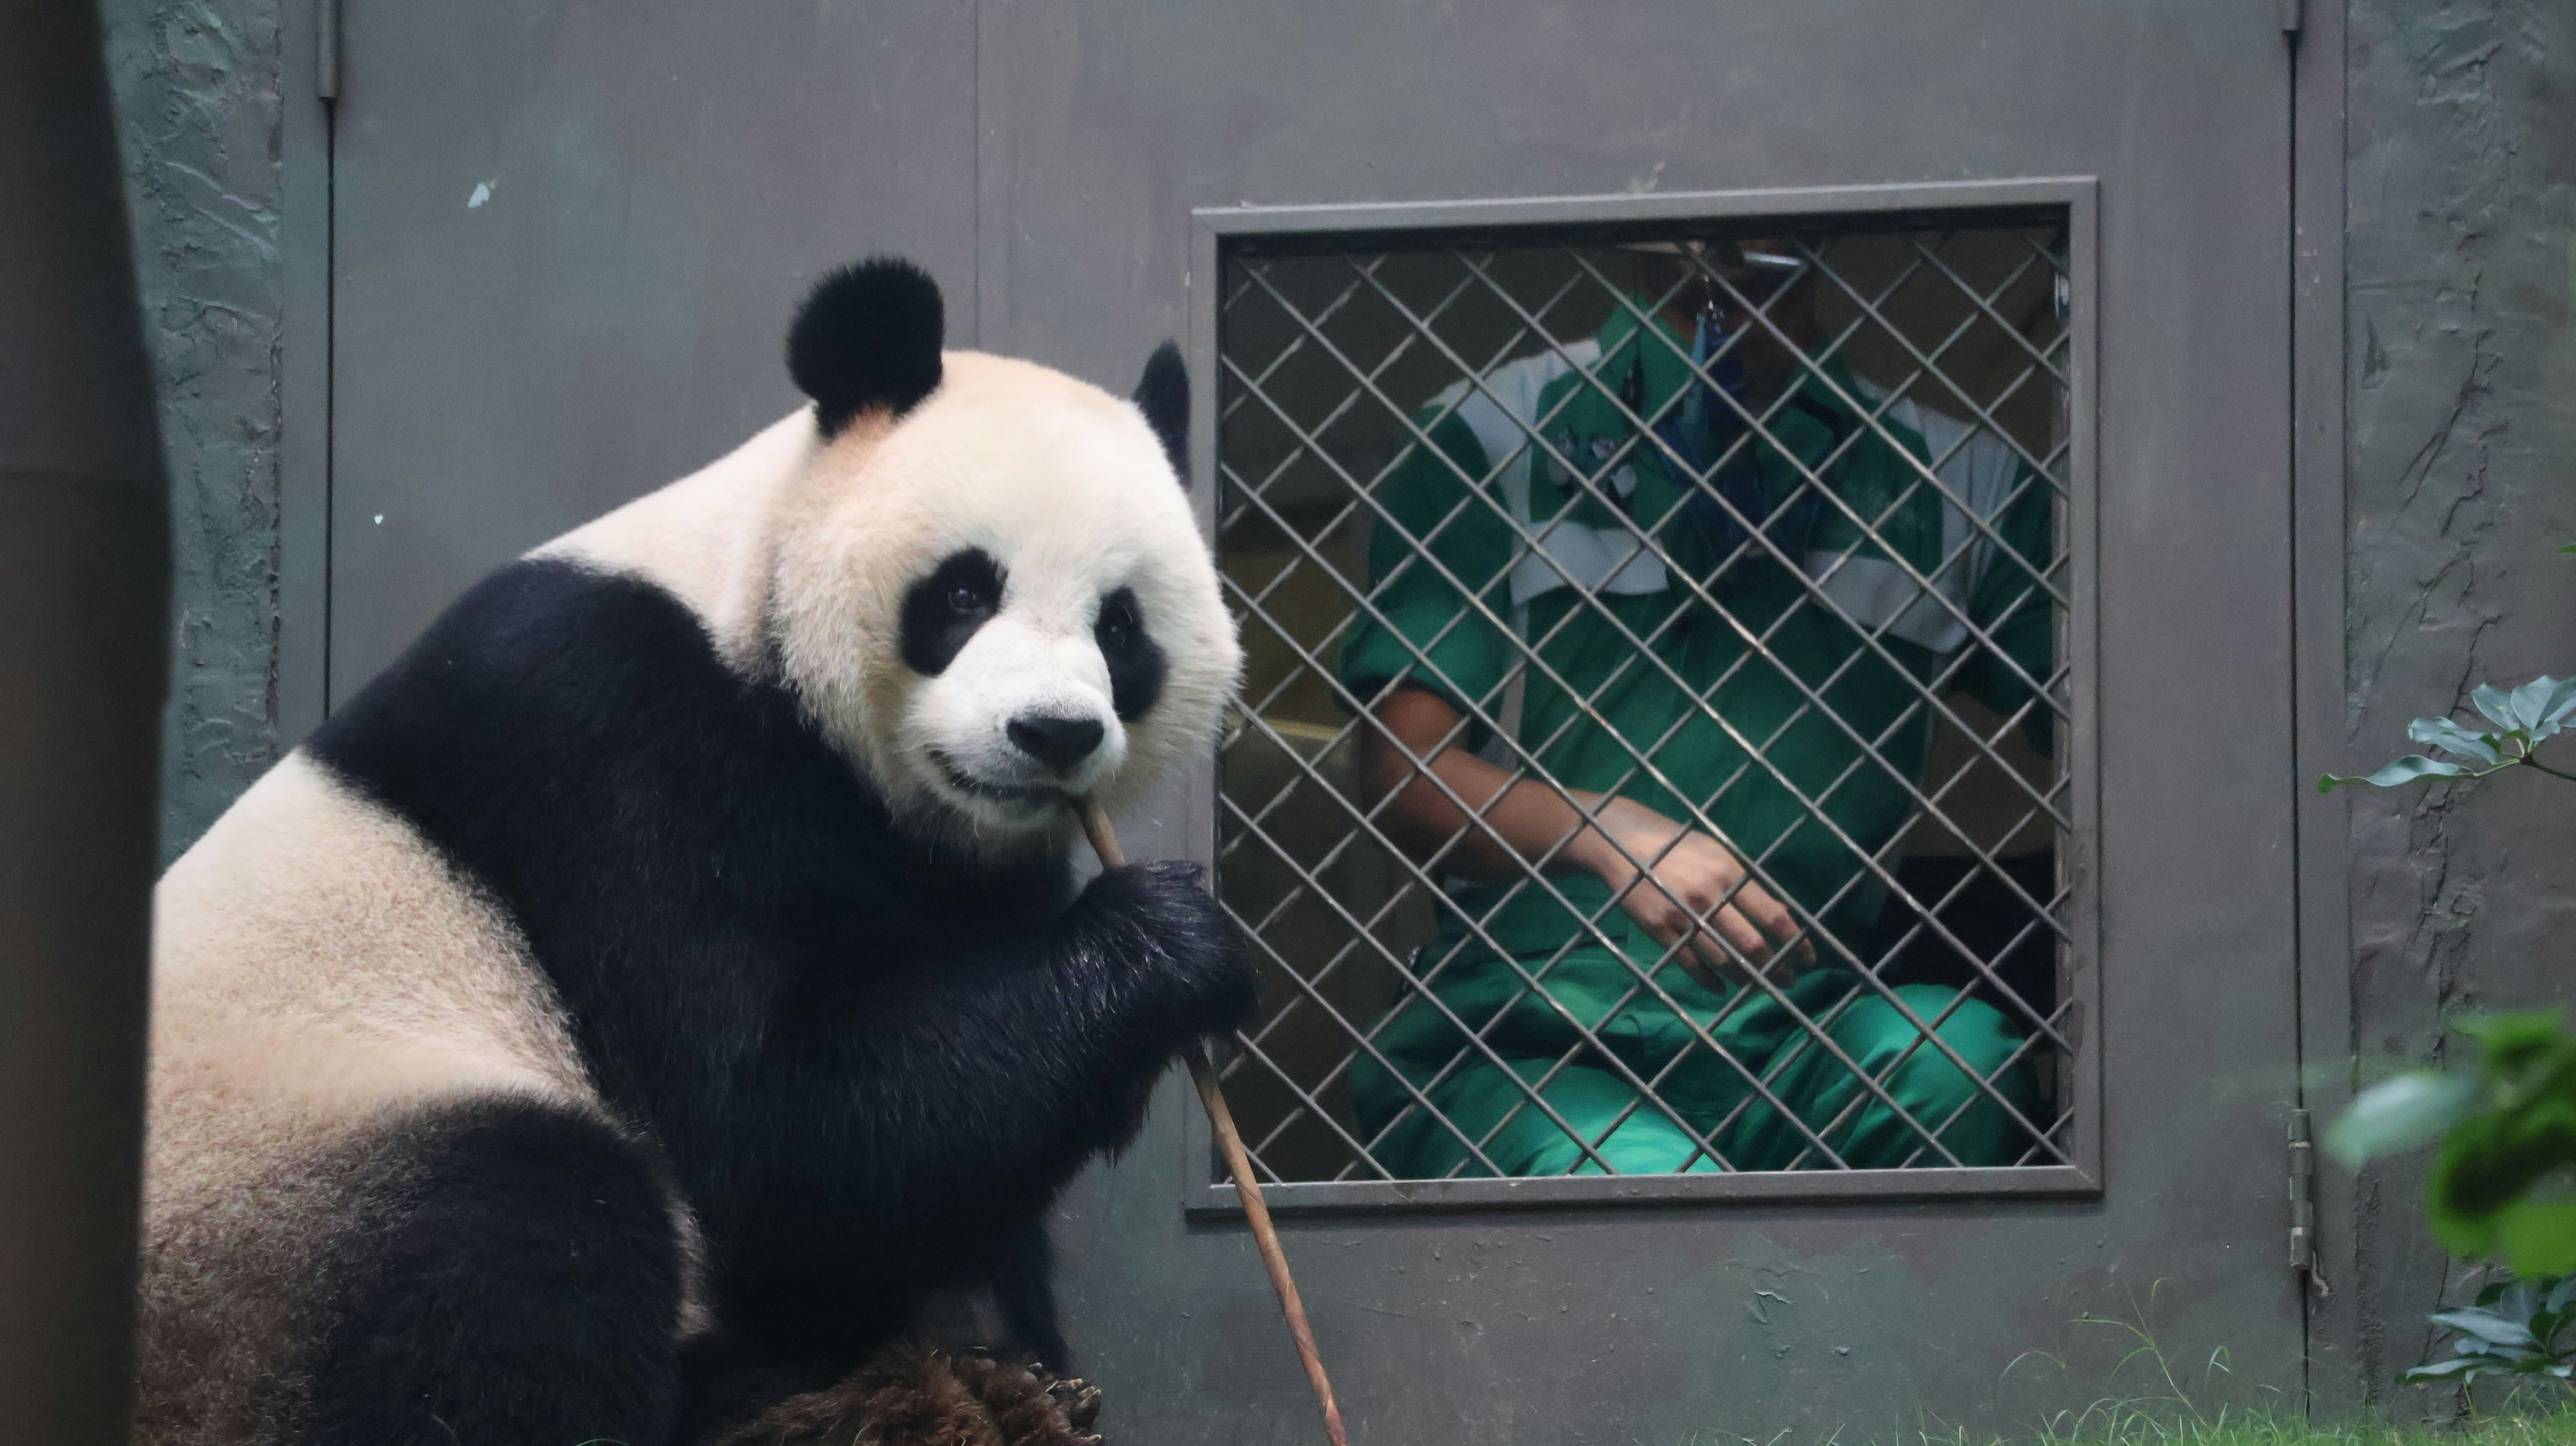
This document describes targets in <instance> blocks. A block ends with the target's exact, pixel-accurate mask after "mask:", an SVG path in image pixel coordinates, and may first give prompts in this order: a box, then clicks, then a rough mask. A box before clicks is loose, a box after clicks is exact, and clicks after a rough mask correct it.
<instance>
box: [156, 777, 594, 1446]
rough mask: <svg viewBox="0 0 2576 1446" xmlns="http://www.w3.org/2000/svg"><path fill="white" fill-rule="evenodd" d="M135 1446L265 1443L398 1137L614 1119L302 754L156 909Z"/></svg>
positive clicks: (564, 1038)
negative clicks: (313, 1310)
mask: <svg viewBox="0 0 2576 1446" xmlns="http://www.w3.org/2000/svg"><path fill="white" fill-rule="evenodd" d="M152 991H153V1010H152V1077H151V1085H150V1105H149V1119H150V1129H149V1131H148V1133H147V1138H146V1145H145V1151H144V1192H143V1216H144V1246H143V1265H144V1271H143V1293H142V1301H141V1304H142V1350H141V1356H142V1371H141V1377H140V1382H139V1385H140V1397H139V1399H138V1402H137V1421H138V1426H137V1437H138V1439H140V1440H142V1441H146V1442H150V1443H154V1446H181V1443H185V1446H196V1443H201V1442H202V1443H217V1442H232V1441H240V1440H247V1439H253V1438H254V1437H256V1436H257V1435H258V1434H259V1433H260V1432H261V1431H262V1430H263V1429H265V1423H264V1422H263V1421H261V1420H260V1419H259V1414H258V1413H259V1411H260V1410H261V1404H260V1402H258V1401H257V1400H256V1399H254V1397H253V1396H252V1394H251V1390H250V1388H251V1386H252V1384H253V1383H254V1382H255V1381H256V1380H257V1379H259V1377H260V1376H261V1375H263V1374H265V1373H267V1372H268V1371H270V1370H273V1369H275V1368H276V1367H277V1366H278V1365H279V1364H280V1362H281V1361H282V1360H283V1359H284V1351H285V1348H286V1346H287V1341H286V1339H285V1331H286V1328H287V1325H288V1321H289V1316H290V1313H291V1312H292V1310H293V1308H294V1304H295V1296H296V1294H297V1293H298V1291H299V1290H300V1289H301V1288H302V1287H303V1286H305V1285H307V1284H309V1282H310V1274H309V1271H310V1267H311V1265H312V1263H313V1261H314V1259H315V1258H316V1257H317V1256H318V1255H319V1254H320V1253H321V1252H322V1249H323V1247H324V1246H325V1245H326V1244H327V1243H328V1241H329V1240H330V1238H331V1235H332V1233H333V1232H334V1231H335V1230H336V1229H338V1228H341V1227H342V1226H344V1225H345V1223H346V1219H345V1215H346V1206H347V1204H348V1202H349V1199H350V1194H349V1191H350V1188H351V1187H352V1186H353V1185H354V1184H355V1183H356V1181H355V1180H354V1179H352V1178H350V1177H349V1174H348V1172H349V1171H350V1169H352V1168H353V1167H354V1166H355V1164H356V1163H357V1161H356V1160H355V1159H354V1158H351V1157H349V1156H348V1152H349V1151H351V1150H353V1149H354V1148H355V1147H357V1146H359V1145H360V1144H361V1143H362V1142H363V1141H364V1140H365V1138H366V1137H367V1135H368V1134H369V1133H370V1131H372V1130H374V1129H376V1128H379V1127H381V1126H382V1125H383V1124H385V1123H387V1122H389V1121H390V1120H391V1118H392V1117H394V1116H395V1115H397V1114H398V1113H401V1112H405V1111H408V1110H411V1109H415V1108H418V1107H420V1106H422V1105H425V1104H431V1103H435V1102H436V1101H439V1100H441V1099H457V1100H464V1099H469V1098H487V1097H491V1096H495V1095H516V1096H524V1097H529V1098H534V1099H541V1100H547V1101H552V1102H555V1103H558V1104H562V1105H565V1106H568V1107H571V1108H574V1109H580V1110H585V1111H588V1112H591V1113H594V1114H597V1115H599V1116H600V1117H601V1118H603V1119H604V1118H606V1112H605V1110H604V1109H603V1108H602V1107H601V1105H600V1103H599V1099H598V1096H597V1094H596V1092H595V1091H594V1090H593V1089H592V1088H591V1085H590V1083H589V1081H588V1080H587V1079H586V1078H585V1077H584V1075H583V1072H582V1069H581V1065H580V1062H579V1058H578V1056H577V1055H576V1053H575V1051H574V1048H573V1043H572V1036H571V1033H570V1029H569V1027H568V1025H567V1024H566V1022H565V1020H564V1018H563V1016H562V1011H561V1009H560V1008H559V1007H558V1006H557V1005H556V1003H555V1001H554V999H553V996H552V994H551V993H550V992H549V991H548V990H547V989H546V987H545V984H544V982H543V978H542V976H541V975H539V974H538V973H537V972H536V969H535V967H534V965H533V963H532V962H531V961H530V960H529V959H528V957H527V954H526V950H525V947H524V945H523V944H522V943H521V942H520V939H519V936H518V932H517V930H516V929H514V928H513V927H512V926H511V925H510V923H509V921H508V920H507V919H505V918H503V917H502V915H501V914H500V913H499V912H498V911H497V910H496V909H494V908H493V907H492V906H491V905H490V904H489V903H488V902H486V901H485V900H484V899H483V898H481V897H480V896H479V895H478V894H477V893H476V891H474V890H472V889H470V888H467V887H466V886H464V885H463V883H462V882H461V881H459V880H458V879H457V878H456V877H455V876H454V874H453V873H452V872H451V871H450V870H449V869H448V867H447V865H446V864H445V863H444V862H443V861H442V860H441V859H440V858H439V857H438V855H437V854H436V853H435V852H433V851H432V850H431V849H430V847H429V846H428V844H426V843H425V842H423V841H422V839H421V838H420V836H419V835H418V834H417V833H416V832H415V831H414V830H413V829H412V828H411V827H410V826H409V825H408V824H406V823H404V822H403V821H402V820H400V819H398V818H395V817H394V816H392V815H390V814H388V813H386V812H384V811H383V810H382V809H379V808H377V807H375V806H374V805H372V804H370V803H368V802H366V801H364V800H363V799H360V798H358V797H356V796H355V795H353V794H351V793H350V792H349V790H348V789H346V788H345V787H343V786H342V785H341V784H339V783H338V782H337V781H335V780H334V779H332V778H331V776H330V775H329V774H327V773H325V772H324V771H323V770H322V769H321V768H319V767H317V766H316V765H314V764H313V763H312V762H311V761H310V760H309V759H307V758H306V757H305V756H304V755H303V754H302V753H301V752H297V753H294V754H290V755H288V757H287V758H286V759H285V760H284V761H283V762H281V763H279V764H278V765H277V766H276V767H275V768H273V769H271V770H269V772H268V774H267V776H265V777H263V778H262V779H260V781H259V782H258V783H256V784H254V785H252V787H251V788H250V790H249V791H248V792H247V793H245V794H243V795H242V797H241V799H240V800H239V801H238V802H236V803H235V804H234V805H233V806H232V808H231V809H230V810H229V811H228V812H226V813H225V814H224V816H223V817H222V818H221V819H218V820H217V821H216V823H215V826H214V827H213V828H212V829H209V830H208V831H207V833H206V835H205V837H204V838H202V839H200V840H198V842H197V844H196V846H195V847H194V848H191V849H190V850H188V852H187V854H186V855H185V856H183V857H182V858H181V859H180V860H179V861H178V862H177V863H175V864H173V865H171V867H170V872H169V873H168V874H167V875H165V876H164V877H163V878H162V880H161V885H160V888H159V890H158V891H157V892H156V894H155V895H154V899H153V964H152Z"/></svg>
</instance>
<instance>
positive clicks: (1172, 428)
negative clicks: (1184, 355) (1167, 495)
mask: <svg viewBox="0 0 2576 1446" xmlns="http://www.w3.org/2000/svg"><path fill="white" fill-rule="evenodd" d="M1135 401H1136V408H1137V410H1138V411H1141V412H1143V413H1144V414H1145V424H1146V425H1147V426H1150V427H1152V428H1153V429H1154V435H1155V436H1156V437H1158V438H1160V439H1161V440H1162V443H1163V455H1164V456H1166V457H1169V458H1171V459H1172V471H1173V472H1174V473H1175V474H1176V475H1178V476H1179V477H1180V479H1181V485H1182V486H1183V487H1187V486H1189V485H1190V368H1189V364H1188V363H1186V362H1184V361H1182V360H1181V349H1180V348H1179V347H1177V346H1175V345H1173V344H1172V343H1170V342H1168V341H1167V342H1165V343H1163V344H1162V345H1161V346H1158V347H1156V348H1154V354H1153V355H1152V356H1149V357H1147V358H1145V374H1144V375H1143V376H1141V377H1139V378H1137V379H1136V397H1135Z"/></svg>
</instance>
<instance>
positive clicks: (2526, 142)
mask: <svg viewBox="0 0 2576 1446" xmlns="http://www.w3.org/2000/svg"><path fill="white" fill-rule="evenodd" d="M103 8H104V11H105V14H106V17H107V20H108V23H109V27H110V40H109V53H110V67H111V72H112V75H113V77H114V80H115V82H116V85H117V87H118V100H119V104H120V119H121V126H122V132H123V134H122V142H123V146H124V150H125V158H126V170H127V179H128V185H129V198H130V200H129V205H130V207H131V210H132V212H133V215H134V218H135V222H136V226H137V229H138V232H139V235H138V240H137V246H136V263H137V266H138V269H139V271H140V274H141V283H142V292H143V300H144V311H145V318H146V323H147V329H148V331H149V334H150V340H151V343H152V346H153V349H154V354H155V359H156V364H157V367H158V371H159V381H160V385H161V387H162V389H163V402H162V427H163V433H164V438H165V446H166V450H167V453H168V459H169V470H170V475H171V479H172V490H173V493H172V508H171V510H172V521H173V528H174V541H175V544H176V554H177V558H178V574H177V580H176V586H175V589H174V604H175V606H174V614H173V621H174V628H175V633H174V636H173V660H172V661H173V667H174V671H175V677H174V680H173V687H172V693H171V710H170V723H169V728H168V730H167V735H166V739H165V750H166V759H167V762H166V776H165V799H166V804H165V827H164V850H165V856H166V855H167V854H169V853H175V851H176V850H177V849H178V848H180V847H182V846H184V845H185V843H186V842H187V841H188V840H190V839H193V838H194V837H195V836H196V834H197V833H198V832H200V831H201V830H202V829H203V828H204V826H205V825H206V824H207V823H208V822H209V821H211V820H212V819H213V817H214V816H215V814H216V813H218V812H220V811H221V809H222V808H223V806H224V805H225V804H226V803H228V802H229V801H230V799H231V798H232V797H233V795H234V794H235V793H237V792H238V791H239V790H240V789H241V788H242V787H243V786H245V785H246V784H247V783H248V782H249V781H250V780H251V779H252V778H253V777H255V776H256V775H257V774H258V772H259V771H260V770H261V769H262V768H263V767H265V766H266V764H267V763H268V761H269V759H270V758H271V756H272V755H273V752H274V749H275V740H276V736H277V735H276V722H275V720H276V701H275V693H276V682H275V675H276V656H277V648H276V643H277V616H278V613H277V597H276V590H277V536H278V526H277V523H278V518H277V507H278V471H277V466H278V463H277V459H278V391H277V363H278V347H279V336H280V293H281V285H280V274H279V270H278V204H279V174H278V145H279V101H278V23H279V17H278V8H277V0H105V4H104V7H103ZM2350 17H2351V24H2350V44H2349V53H2348V63H2349V81H2350V94H2349V103H2350V115H2349V120H2348V126H2347V143H2348V147H2349V151H2348V155H2349V172H2348V181H2349V188H2348V206H2349V228H2348V238H2347V244H2348V251H2347V257H2348V264H2349V292H2348V303H2347V305H2348V323H2349V348H2348V354H2349V361H2350V367H2351V374H2350V382H2349V394H2348V402H2349V425H2350V438H2349V440H2350V472H2349V476H2348V480H2347V485H2348V489H2349V507H2350V516H2349V521H2350V557H2349V562H2350V566H2349V575H2348V579H2347V594H2348V598H2349V603H2348V609H2349V610H2348V617H2347V633H2346V646H2347V659H2348V665H2349V684H2350V699H2351V701H2350V706H2349V709H2348V714H2347V722H2348V726H2349V736H2350V739H2351V743H2352V747H2353V748H2354V750H2355V753H2354V754H2353V755H2352V756H2354V757H2355V758H2357V759H2370V760H2377V759H2380V758H2385V757H2389V756H2394V755H2395V754H2396V753H2398V752H2401V751H2407V748H2408V745H2407V744H2406V743H2405V739H2404V729H2405V724H2406V720H2407V719H2409V718H2411V717H2414V716H2416V715H2418V714H2422V713H2432V712H2439V711H2442V710H2444V709H2445V708H2448V707H2452V706H2454V705H2458V706H2460V707H2463V708H2464V707H2465V703H2466V695H2467V691H2468V689H2469V688H2470V687H2471V686H2472V685H2474V684H2475V683H2477V682H2480V681H2484V680H2496V681H2500V682H2508V683H2509V682H2519V681H2521V680H2523V679H2525V678H2528V677H2530V676H2531V675H2533V674H2536V673H2540V672H2557V673H2561V674H2564V673H2566V672H2568V671H2569V670H2571V669H2576V557H2561V556H2558V555H2557V554H2556V553H2555V550H2554V549H2555V548H2556V547H2557V546H2558V545H2559V544H2561V543H2564V542H2569V541H2576V329H2571V328H2570V327H2569V325H2568V318H2569V313H2570V309H2571V307H2576V246H2571V237H2576V214H2571V213H2576V7H2570V6H2568V5H2566V4H2564V3H2563V0H2462V3H2448V4H2436V3H2431V0H2351V6H2350ZM2567 746H2570V747H2576V745H2567ZM2351 806H2352V814H2351V818H2352V846H2353V860H2354V869H2353V876H2352V923H2353V940H2354V945H2355V956H2354V959H2353V962H2352V966H2351V967H2352V969H2353V971H2354V980H2353V982H2354V992H2355V996H2356V997H2357V999H2358V1000H2359V1001H2360V1009H2359V1013H2358V1016H2357V1018H2356V1021H2355V1032H2354V1038H2353V1040H2352V1046H2353V1049H2354V1051H2355V1053H2356V1054H2358V1055H2361V1056H2380V1055H2384V1054H2388V1053H2392V1052H2393V1053H2398V1054H2404V1055H2410V1056H2414V1057H2418V1058H2429V1057H2432V1056H2434V1055H2435V1054H2436V1053H2437V1052H2438V1050H2439V1033H2438V1028H2437V1025H2438V1020H2439V1019H2440V1017H2441V1015H2442V1013H2443V1011H2445V1010H2448V1009H2454V1008H2461V1007H2473V1006H2489V1007H2492V1006H2515V1005H2523V1004H2532V1003H2540V1002H2555V1001H2564V1000H2566V999H2567V998H2568V997H2569V995H2570V994H2571V993H2576V989H2571V986H2570V983H2569V981H2570V980H2571V979H2576V973H2571V971H2570V970H2569V969H2568V967H2567V960H2568V958H2569V953H2570V946H2571V944H2576V920H2571V913H2576V902H2571V901H2576V889H2571V885H2576V789H2571V788H2570V786H2568V785H2563V784H2558V783H2556V782H2554V781H2552V780H2548V779H2545V778H2538V777H2529V776H2511V777H2506V778H2501V779H2497V780H2493V781H2491V782H2487V783H2482V784H2476V785H2468V786H2450V787H2441V788H2434V789H2429V790H2413V791H2405V792H2397V793H2375V792H2373V793H2364V794H2360V795H2356V796H2355V797H2354V798H2353V801H2352V805H2351ZM2416 1188H2417V1181H2416V1178H2415V1176H2414V1175H2413V1174H2412V1173H2411V1172H2410V1171H2408V1170H2406V1169H2404V1168H2402V1167H2401V1168H2398V1169H2394V1170H2389V1171H2383V1172H2375V1173H2374V1174H2373V1176H2372V1177H2371V1178H2370V1180H2369V1181H2368V1182H2367V1188H2366V1189H2365V1190H2364V1192H2363V1195H2362V1199H2361V1205H2360V1212H2361V1215H2360V1218H2358V1219H2355V1220H2351V1221H2344V1222H2328V1228H2330V1229H2336V1228H2340V1229H2346V1230H2350V1231H2353V1232H2354V1233H2355V1236H2356V1238H2357V1239H2358V1240H2359V1241H2360V1243H2361V1248H2362V1261H2361V1273H2360V1277H2359V1279H2357V1280H2356V1281H2354V1282H2351V1283H2350V1284H2349V1285H2348V1286H2347V1288H2349V1289H2354V1290H2357V1291H2359V1292H2361V1294H2362V1297H2363V1299H2362V1313H2363V1315H2364V1317H2365V1318H2366V1319H2368V1320H2370V1321H2372V1322H2374V1323H2375V1324H2374V1325H2373V1326H2372V1327H2371V1328H2370V1334H2369V1336H2368V1338H2367V1339H2366V1340H2365V1342H2364V1347H2365V1351H2364V1361H2363V1362H2362V1371H2363V1374H2364V1376H2365V1378H2366V1380H2367V1381H2368V1382H2373V1383H2384V1382H2386V1381H2387V1380H2388V1379H2389V1378H2390V1377H2391V1376H2392V1375H2393V1374H2394V1373H2395V1371H2396V1370H2398V1369H2399V1368H2401V1367H2403V1366H2404V1365H2407V1364H2409V1363H2411V1362H2413V1361H2414V1360H2416V1359H2418V1358H2419V1356H2420V1353H2421V1351H2422V1350H2423V1347H2424V1343H2425V1339H2426V1333H2425V1330H2424V1327H2423V1325H2422V1318H2423V1315H2424V1313H2425V1312H2426V1311H2427V1310H2429V1309H2432V1308H2433V1306H2434V1304H2435V1302H2436V1300H2437V1299H2438V1298H2439V1296H2440V1294H2441V1292H2442V1291H2443V1290H2444V1289H2445V1288H2446V1286H2447V1287H2448V1288H2452V1289H2457V1288H2458V1286H2459V1282H2457V1281H2452V1280H2449V1279H2447V1273H2446V1269H2445V1264H2444V1262H2443V1260H2442V1257H2441V1255H2440V1254H2439V1252H2438V1251H2435V1250H2434V1249H2432V1247H2431V1246H2430V1245H2429V1243H2428V1242H2427V1241H2426V1240H2425V1237H2424V1235H2423V1232H2422V1229H2421V1227H2420V1226H2419V1225H2418V1224H2417V1223H2416V1215H2415V1191H2416Z"/></svg>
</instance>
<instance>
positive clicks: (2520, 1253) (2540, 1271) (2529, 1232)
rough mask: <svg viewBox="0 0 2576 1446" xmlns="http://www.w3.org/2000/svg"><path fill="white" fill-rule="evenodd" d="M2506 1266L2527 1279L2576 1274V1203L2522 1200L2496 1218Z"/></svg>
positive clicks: (2506, 1208)
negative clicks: (2536, 1276) (2527, 1276)
mask: <svg viewBox="0 0 2576 1446" xmlns="http://www.w3.org/2000/svg"><path fill="white" fill-rule="evenodd" d="M2496 1235H2497V1238H2498V1239H2500V1240H2502V1241H2503V1243H2504V1254H2505V1262H2506V1263H2507V1264H2509V1265H2511V1266H2512V1267H2513V1268H2514V1270H2515V1271H2516V1272H2518V1273H2520V1274H2524V1275H2564V1274H2566V1273H2567V1272H2569V1271H2571V1270H2576V1201H2567V1200H2549V1201H2541V1200H2523V1201H2518V1202H2516V1203H2515V1204H2512V1205H2509V1206H2507V1207H2505V1209H2504V1212H2503V1213H2502V1214H2501V1215H2499V1216H2497V1218H2496Z"/></svg>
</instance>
